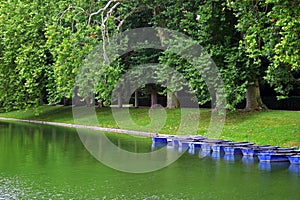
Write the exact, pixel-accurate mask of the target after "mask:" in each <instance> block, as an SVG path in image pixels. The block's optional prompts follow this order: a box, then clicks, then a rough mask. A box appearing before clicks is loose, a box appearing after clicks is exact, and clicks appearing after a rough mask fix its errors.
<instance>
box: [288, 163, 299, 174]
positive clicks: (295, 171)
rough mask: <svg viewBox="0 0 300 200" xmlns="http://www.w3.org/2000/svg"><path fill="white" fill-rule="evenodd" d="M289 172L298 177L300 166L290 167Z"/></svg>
mask: <svg viewBox="0 0 300 200" xmlns="http://www.w3.org/2000/svg"><path fill="white" fill-rule="evenodd" d="M289 171H290V172H291V173H295V174H298V175H300V165H290V167H289Z"/></svg>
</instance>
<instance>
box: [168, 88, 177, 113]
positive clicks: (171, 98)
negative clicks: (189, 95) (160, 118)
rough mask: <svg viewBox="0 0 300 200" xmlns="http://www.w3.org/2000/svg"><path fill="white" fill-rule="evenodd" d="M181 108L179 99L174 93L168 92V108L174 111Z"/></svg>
mask: <svg viewBox="0 0 300 200" xmlns="http://www.w3.org/2000/svg"><path fill="white" fill-rule="evenodd" d="M178 107H179V102H178V99H177V97H176V95H175V93H173V92H167V108H169V109H174V108H178Z"/></svg>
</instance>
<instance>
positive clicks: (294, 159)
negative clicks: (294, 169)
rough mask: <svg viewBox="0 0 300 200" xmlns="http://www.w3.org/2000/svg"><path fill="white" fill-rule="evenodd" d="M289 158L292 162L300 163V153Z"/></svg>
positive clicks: (294, 163)
mask: <svg viewBox="0 0 300 200" xmlns="http://www.w3.org/2000/svg"><path fill="white" fill-rule="evenodd" d="M288 159H289V161H290V163H291V164H293V165H300V154H296V155H292V156H289V157H288Z"/></svg>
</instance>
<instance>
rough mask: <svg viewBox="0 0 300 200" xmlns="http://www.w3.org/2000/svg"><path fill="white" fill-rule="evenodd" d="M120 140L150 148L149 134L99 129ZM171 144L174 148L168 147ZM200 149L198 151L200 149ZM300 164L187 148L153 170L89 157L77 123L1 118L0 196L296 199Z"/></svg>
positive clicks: (299, 192)
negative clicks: (126, 168) (122, 167)
mask: <svg viewBox="0 0 300 200" xmlns="http://www.w3.org/2000/svg"><path fill="white" fill-rule="evenodd" d="M106 135H107V136H108V138H109V139H110V140H111V141H112V142H113V143H115V144H116V145H118V146H119V147H121V148H123V149H125V150H128V151H133V152H149V151H152V141H151V138H146V137H137V136H130V135H121V134H117V133H106ZM174 151H176V149H175V150H174ZM200 154H201V153H200ZM299 197H300V166H294V165H289V164H288V163H275V164H268V163H264V164H263V163H259V162H258V161H257V160H256V159H249V158H245V157H241V156H227V155H226V156H224V155H220V154H210V155H209V156H206V157H204V158H201V156H199V152H197V151H196V152H186V153H184V154H183V155H182V156H181V157H180V158H179V159H178V160H177V161H175V162H174V163H173V164H171V165H169V166H167V167H165V168H163V169H161V170H158V171H154V172H149V173H140V174H132V173H125V172H120V171H116V170H114V169H111V168H109V167H107V166H106V165H104V164H102V163H100V162H99V161H98V160H96V159H95V158H94V157H93V156H92V155H91V154H90V153H89V152H88V151H87V150H86V149H85V147H84V145H83V144H82V142H81V140H80V138H79V135H78V134H77V132H76V129H73V128H66V127H57V126H51V125H38V124H29V123H17V122H13V123H11V122H9V123H6V122H0V199H230V200H232V199H237V200H240V199H251V200H252V199H264V200H267V199H272V200H274V199H275V200H276V199H299Z"/></svg>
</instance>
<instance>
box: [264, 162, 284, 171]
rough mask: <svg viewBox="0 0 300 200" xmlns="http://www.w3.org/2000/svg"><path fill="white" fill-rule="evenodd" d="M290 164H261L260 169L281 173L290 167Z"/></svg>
mask: <svg viewBox="0 0 300 200" xmlns="http://www.w3.org/2000/svg"><path fill="white" fill-rule="evenodd" d="M289 165H290V164H289V162H259V163H258V169H259V170H262V171H268V172H271V171H279V170H284V169H287V168H288V167H289Z"/></svg>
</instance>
